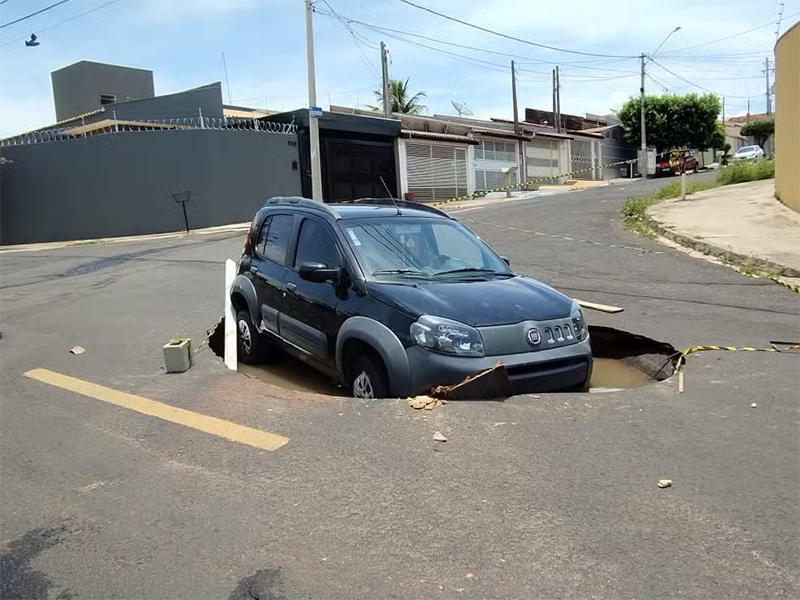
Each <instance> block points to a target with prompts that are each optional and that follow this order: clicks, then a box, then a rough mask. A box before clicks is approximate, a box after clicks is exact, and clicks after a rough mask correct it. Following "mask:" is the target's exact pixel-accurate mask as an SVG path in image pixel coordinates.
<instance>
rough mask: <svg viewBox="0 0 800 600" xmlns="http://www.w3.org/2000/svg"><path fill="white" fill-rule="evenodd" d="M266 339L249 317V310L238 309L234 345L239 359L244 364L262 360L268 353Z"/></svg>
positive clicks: (252, 363)
mask: <svg viewBox="0 0 800 600" xmlns="http://www.w3.org/2000/svg"><path fill="white" fill-rule="evenodd" d="M268 344H269V342H268V340H267V339H266V336H265V335H264V334H263V333H261V332H260V331H259V330H258V329H256V326H255V325H253V320H252V319H251V318H250V311H248V310H246V309H245V310H240V311H239V313H238V314H237V315H236V347H237V353H238V357H239V361H241V362H243V363H245V364H246V365H254V364H257V363H260V362H264V360H265V359H266V358H267V356H268V354H269V348H268Z"/></svg>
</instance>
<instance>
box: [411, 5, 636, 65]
mask: <svg viewBox="0 0 800 600" xmlns="http://www.w3.org/2000/svg"><path fill="white" fill-rule="evenodd" d="M400 2H402V3H403V4H408V5H409V6H413V7H414V8H418V9H419V10H424V11H425V12H428V13H431V14H432V15H436V16H437V17H441V18H443V19H447V20H448V21H453V22H455V23H460V24H461V25H466V26H467V27H472V28H473V29H477V30H479V31H483V32H485V33H491V34H492V35H496V36H499V37H502V38H506V39H508V40H513V41H515V42H520V43H522V44H528V45H530V46H536V47H537V48H545V49H547V50H555V51H556V52H566V53H569V54H581V55H583V56H599V57H601V58H636V57H635V56H622V55H619V54H597V53H595V52H583V51H582V50H568V49H567V48H558V47H556V46H548V45H547V44H539V43H537V42H531V41H530V40H524V39H522V38H518V37H514V36H513V35H508V34H506V33H501V32H499V31H494V30H493V29H488V28H486V27H481V26H480V25H475V24H474V23H468V22H467V21H462V20H461V19H458V18H456V17H451V16H450V15H446V14H444V13H440V12H437V11H435V10H433V9H431V8H428V7H427V6H421V5H419V4H414V3H413V2H411V1H410V0H400Z"/></svg>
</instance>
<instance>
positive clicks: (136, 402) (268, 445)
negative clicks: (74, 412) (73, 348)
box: [25, 369, 289, 450]
mask: <svg viewBox="0 0 800 600" xmlns="http://www.w3.org/2000/svg"><path fill="white" fill-rule="evenodd" d="M25 377H30V378H31V379H35V380H36V381H41V382H42V383H47V384H50V385H54V386H56V387H59V388H62V389H65V390H69V391H71V392H75V393H77V394H82V395H83V396H88V397H89V398H94V399H95V400H102V401H103V402H108V403H109V404H115V405H117V406H121V407H123V408H128V409H130V410H135V411H136V412H139V413H142V414H143V415H149V416H151V417H156V418H158V419H164V420H165V421H170V422H171V423H177V424H178V425H183V426H185V427H191V428H192V429H197V430H199V431H204V432H205V433H210V434H212V435H218V436H220V437H223V438H225V439H228V440H231V441H233V442H239V443H240V444H247V445H249V446H255V447H256V448H261V449H262V450H277V449H278V448H280V447H281V446H283V445H285V444H287V443H288V442H289V438H286V437H283V436H282V435H277V434H274V433H268V432H266V431H260V430H258V429H253V428H252V427H245V426H244V425H237V424H236V423H231V422H230V421H224V420H223V419H217V418H216V417H209V416H208V415H201V414H200V413H196V412H192V411H190V410H186V409H183V408H178V407H176V406H170V405H169V404H164V403H162V402H156V401H155V400H149V399H147V398H142V397H141V396H134V395H133V394H128V393H126V392H120V391H119V390H114V389H111V388H108V387H105V386H102V385H98V384H96V383H91V382H89V381H83V380H82V379H77V378H76V377H70V376H69V375H62V374H61V373H56V372H54V371H50V370H48V369H33V370H31V371H28V372H27V373H25Z"/></svg>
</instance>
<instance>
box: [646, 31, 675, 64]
mask: <svg viewBox="0 0 800 600" xmlns="http://www.w3.org/2000/svg"><path fill="white" fill-rule="evenodd" d="M680 28H681V26H680V25H678V26H677V27H676V28H675V29H673V30H672V31H670V32H669V33H668V34H667V37H665V38H664V41H663V42H661V43H660V44H659V45H658V48H656V49H655V52H653V53H652V54H651V55H650V59H651V60H652V59H653V58H655V57H656V54H658V51H659V50H661V46H663V45H664V44H666V43H667V40H668V39H669V36H671V35H672V34H673V33H675V32H676V31H679V30H680Z"/></svg>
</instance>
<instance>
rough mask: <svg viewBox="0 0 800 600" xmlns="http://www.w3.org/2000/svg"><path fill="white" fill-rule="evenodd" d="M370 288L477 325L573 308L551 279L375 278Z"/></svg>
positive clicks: (410, 308) (412, 310) (397, 304)
mask: <svg viewBox="0 0 800 600" xmlns="http://www.w3.org/2000/svg"><path fill="white" fill-rule="evenodd" d="M367 290H368V292H369V294H370V296H372V297H373V298H375V299H377V300H380V301H381V302H384V303H386V304H388V305H389V306H392V307H394V308H396V309H398V310H400V311H402V312H405V313H408V314H411V315H412V316H413V317H419V316H421V315H435V316H437V317H445V318H448V319H453V320H455V321H460V322H462V323H466V324H467V325H472V326H473V327H481V326H489V325H506V324H509V323H519V322H520V321H525V320H535V321H545V320H548V319H557V318H560V317H566V316H568V315H569V314H570V309H571V307H572V300H571V299H570V298H569V297H567V296H565V295H564V294H562V293H561V292H558V291H556V290H554V289H553V288H551V287H550V286H549V285H546V284H544V283H541V282H539V281H536V280H535V279H528V278H527V277H513V278H510V279H491V280H488V281H447V282H440V281H413V280H402V281H399V280H398V281H392V282H377V281H370V282H368V283H367Z"/></svg>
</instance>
